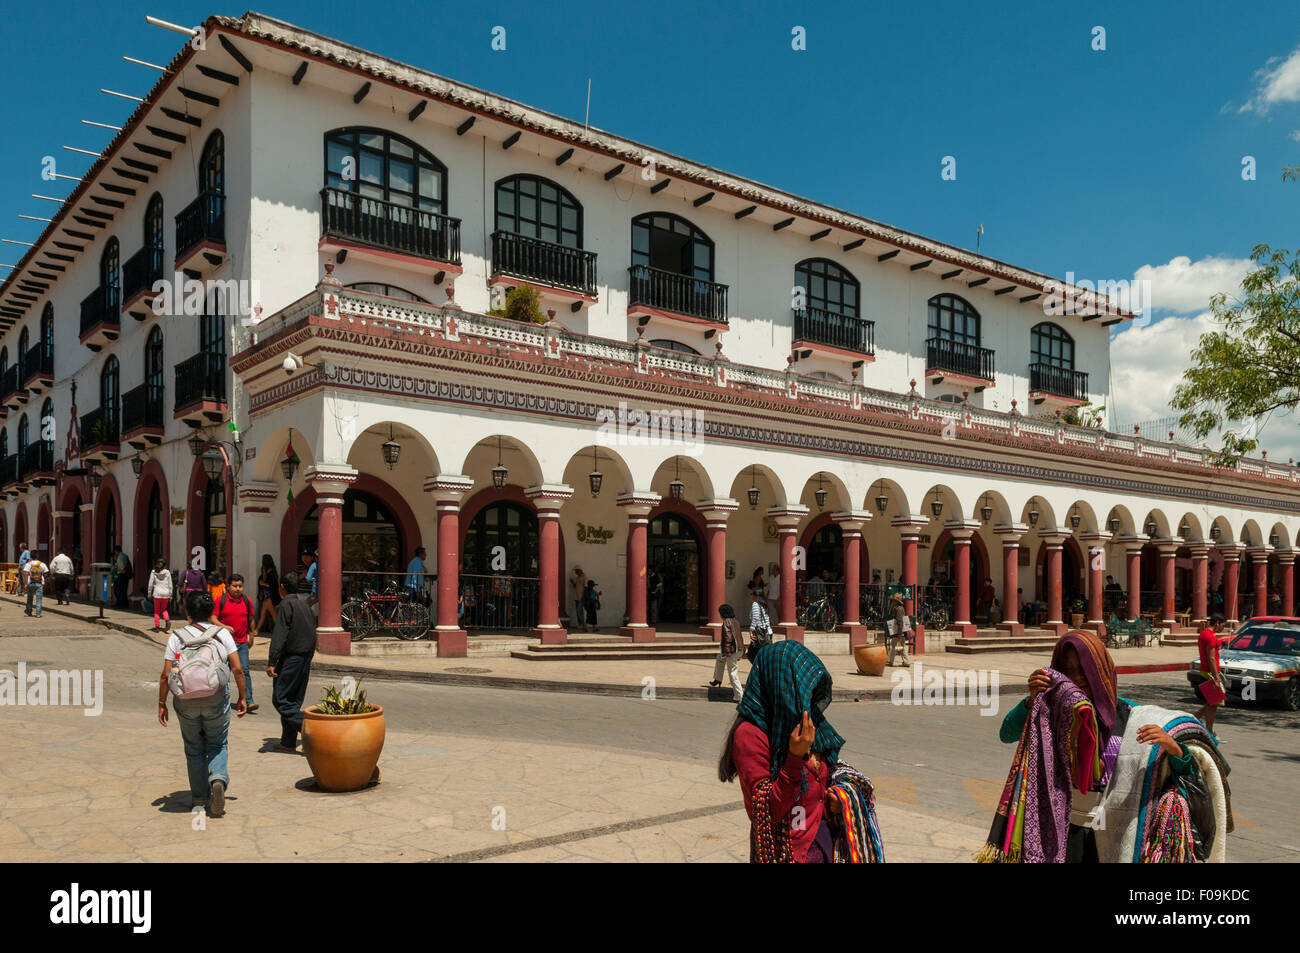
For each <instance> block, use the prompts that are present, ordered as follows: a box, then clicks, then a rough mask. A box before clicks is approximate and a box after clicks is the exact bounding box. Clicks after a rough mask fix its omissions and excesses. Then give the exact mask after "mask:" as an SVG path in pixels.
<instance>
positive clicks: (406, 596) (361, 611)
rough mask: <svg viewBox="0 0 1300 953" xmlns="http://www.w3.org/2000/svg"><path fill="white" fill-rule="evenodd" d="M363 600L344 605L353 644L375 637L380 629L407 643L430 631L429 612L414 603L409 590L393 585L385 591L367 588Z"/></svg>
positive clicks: (345, 623) (347, 627) (347, 626)
mask: <svg viewBox="0 0 1300 953" xmlns="http://www.w3.org/2000/svg"><path fill="white" fill-rule="evenodd" d="M362 593H363V598H361V599H353V600H351V601H349V602H346V603H344V605H343V609H342V612H341V615H342V621H343V628H345V629H347V630H348V635H349V636H350V637H351V639H352V641H353V642H360V641H361V640H362V639H365V638H367V637H368V636H371V635H373V634H374V633H376V632H378V631H379V630H380V629H383V630H385V631H386V632H391V633H392V634H393V635H395V636H397V637H398V638H399V639H402V640H403V641H406V642H414V641H415V640H417V639H422V638H424V637H425V635H426V634H428V631H429V610H428V609H427V608H426V607H425V606H423V605H421V604H420V603H418V602H413V601H412V600H411V596H410V593H409V591H407V590H403V589H399V588H398V587H397V586H395V585H389V586H388V587H387V588H386V589H384V591H383V592H375V591H374V590H373V589H363V590H362Z"/></svg>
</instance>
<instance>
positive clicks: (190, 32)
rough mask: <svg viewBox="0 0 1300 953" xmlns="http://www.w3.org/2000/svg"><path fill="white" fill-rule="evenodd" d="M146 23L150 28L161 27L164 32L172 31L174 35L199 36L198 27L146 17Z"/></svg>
mask: <svg viewBox="0 0 1300 953" xmlns="http://www.w3.org/2000/svg"><path fill="white" fill-rule="evenodd" d="M144 22H145V23H148V24H149V25H150V26H160V27H162V28H163V29H164V30H171V31H172V32H173V33H184V34H185V35H186V36H198V33H199V28H198V27H189V26H181V25H180V24H179V23H168V22H167V21H166V20H159V19H158V18H157V17H151V16H145V18H144Z"/></svg>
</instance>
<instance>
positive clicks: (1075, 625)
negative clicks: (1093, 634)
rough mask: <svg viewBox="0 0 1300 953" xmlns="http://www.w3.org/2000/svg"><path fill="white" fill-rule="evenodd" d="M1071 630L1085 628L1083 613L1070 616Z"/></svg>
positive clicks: (1074, 613)
mask: <svg viewBox="0 0 1300 953" xmlns="http://www.w3.org/2000/svg"><path fill="white" fill-rule="evenodd" d="M1070 628H1072V629H1082V628H1083V613H1081V612H1073V613H1071V614H1070Z"/></svg>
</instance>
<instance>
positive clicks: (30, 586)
mask: <svg viewBox="0 0 1300 953" xmlns="http://www.w3.org/2000/svg"><path fill="white" fill-rule="evenodd" d="M49 568H50V567H49V566H47V565H45V563H43V562H41V560H40V557H39V556H32V557H31V558H30V559H28V560H27V614H28V615H32V616H35V618H37V619H39V618H40V617H41V601H42V599H43V598H44V595H45V574H46V573H47V572H48V571H49ZM33 598H34V599H35V600H36V612H35V613H33V612H32V599H33Z"/></svg>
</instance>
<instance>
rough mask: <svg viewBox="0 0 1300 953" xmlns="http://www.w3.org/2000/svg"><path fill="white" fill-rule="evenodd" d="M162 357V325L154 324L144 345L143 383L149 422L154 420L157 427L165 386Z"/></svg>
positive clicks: (160, 419) (165, 379) (159, 420)
mask: <svg viewBox="0 0 1300 953" xmlns="http://www.w3.org/2000/svg"><path fill="white" fill-rule="evenodd" d="M163 357H164V352H163V332H162V325H159V324H155V325H154V326H153V328H152V329H150V331H149V338H148V340H147V341H145V345H144V383H145V388H146V390H145V396H146V400H147V401H148V406H149V418H150V421H154V420H156V421H157V423H158V424H159V425H161V424H162V413H163V397H164V392H165V388H166V386H167V378H166V368H165V365H164V363H163Z"/></svg>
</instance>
